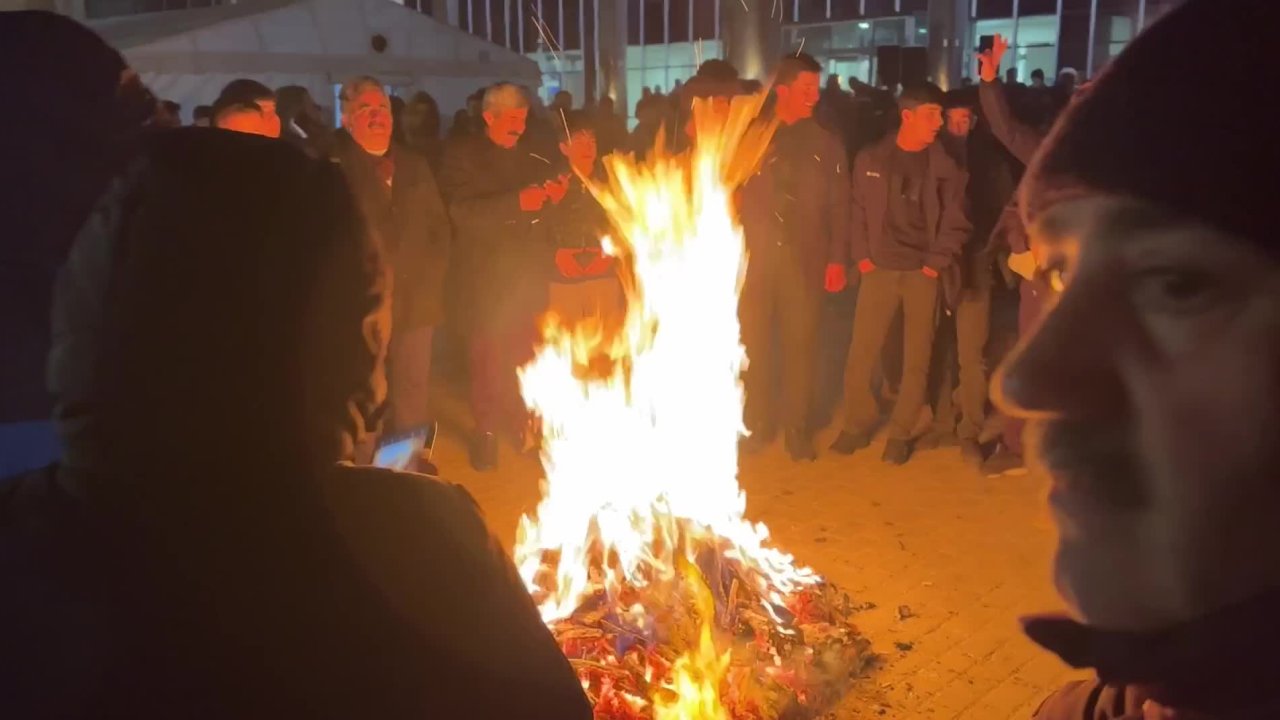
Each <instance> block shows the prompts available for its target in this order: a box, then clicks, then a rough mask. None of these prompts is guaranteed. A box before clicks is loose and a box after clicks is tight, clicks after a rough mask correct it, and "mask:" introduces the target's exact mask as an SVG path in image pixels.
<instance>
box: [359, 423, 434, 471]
mask: <svg viewBox="0 0 1280 720" xmlns="http://www.w3.org/2000/svg"><path fill="white" fill-rule="evenodd" d="M436 429H437V425H436V423H431V424H430V425H426V426H424V427H420V428H415V429H413V430H409V431H407V432H401V433H396V434H394V435H388V436H386V437H384V438H381V439H380V440H379V441H378V449H377V450H375V451H374V453H373V464H374V465H375V466H377V467H380V468H387V469H389V470H399V471H410V472H412V471H414V469H415V467H416V465H417V462H418V459H419V458H420V457H422V456H423V455H425V456H426V458H427V459H428V460H430V458H431V452H432V450H433V449H434V448H435V444H436Z"/></svg>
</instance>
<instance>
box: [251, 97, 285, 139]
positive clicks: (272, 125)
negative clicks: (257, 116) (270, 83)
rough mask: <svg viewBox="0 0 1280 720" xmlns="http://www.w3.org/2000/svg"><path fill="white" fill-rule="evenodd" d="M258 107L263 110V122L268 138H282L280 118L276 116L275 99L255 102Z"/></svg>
mask: <svg viewBox="0 0 1280 720" xmlns="http://www.w3.org/2000/svg"><path fill="white" fill-rule="evenodd" d="M254 102H256V103H257V104H258V107H260V108H262V122H263V127H264V128H265V129H266V133H265V134H266V136H267V137H273V138H278V137H280V116H279V115H277V114H276V100H275V98H263V99H261V100H255V101H254Z"/></svg>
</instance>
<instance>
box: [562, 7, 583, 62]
mask: <svg viewBox="0 0 1280 720" xmlns="http://www.w3.org/2000/svg"><path fill="white" fill-rule="evenodd" d="M581 9H582V0H564V37H563V38H561V39H560V46H561V47H563V48H564V49H565V50H581V49H582V27H581V23H579V22H578V11H579V10H581Z"/></svg>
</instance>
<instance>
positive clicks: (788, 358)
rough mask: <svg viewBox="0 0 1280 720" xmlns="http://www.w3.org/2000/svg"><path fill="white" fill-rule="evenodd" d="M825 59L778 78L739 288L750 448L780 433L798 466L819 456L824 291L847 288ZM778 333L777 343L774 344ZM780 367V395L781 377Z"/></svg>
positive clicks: (845, 233) (845, 215)
mask: <svg viewBox="0 0 1280 720" xmlns="http://www.w3.org/2000/svg"><path fill="white" fill-rule="evenodd" d="M821 69H822V68H821V67H820V66H819V65H818V62H817V61H816V60H814V59H813V58H812V57H810V56H808V55H803V54H796V55H790V54H789V55H787V56H785V57H784V58H782V60H781V61H780V62H779V63H778V70H777V74H776V77H775V78H774V92H775V93H776V94H777V98H776V99H777V103H776V105H775V106H774V107H775V110H774V111H775V115H776V117H777V119H778V123H779V125H778V129H777V131H776V132H775V133H774V136H773V139H772V141H771V143H770V148H769V151H768V154H767V156H766V158H765V160H764V162H763V163H762V165H761V170H760V172H759V173H758V174H756V175H755V176H754V177H752V178H751V179H749V180H748V181H747V183H746V184H745V185H744V186H743V189H742V197H741V202H740V206H741V209H742V225H743V230H744V232H745V235H746V243H747V252H748V262H747V276H746V280H745V281H744V283H743V288H742V308H741V315H742V340H743V344H744V345H745V346H746V350H747V358H748V360H749V363H750V364H749V367H748V369H747V374H746V394H747V406H746V425H747V429H748V430H749V431H750V432H751V435H750V436H749V437H748V438H747V439H746V440H745V441H744V443H745V445H746V448H747V449H748V450H751V449H760V448H762V447H764V446H765V445H767V444H768V443H769V442H770V441H772V439H773V437H774V435H775V434H776V432H777V431H778V430H779V425H781V429H782V430H783V435H784V438H785V442H786V447H787V452H788V453H790V455H791V458H792V459H793V460H797V461H801V460H813V459H815V458H816V457H817V453H815V452H814V449H813V440H812V438H811V435H810V429H809V428H808V427H806V426H807V424H808V422H807V421H808V418H807V415H808V412H809V406H810V401H811V400H812V396H813V377H814V372H815V370H816V367H815V364H816V358H815V351H816V349H817V340H818V338H817V333H818V321H819V314H820V312H821V309H822V291H823V288H825V289H826V290H827V291H828V292H839V291H841V290H843V289H844V286H845V282H846V277H845V271H846V268H845V266H846V265H847V263H848V242H849V174H848V170H849V169H848V167H847V166H846V164H845V150H844V146H843V145H842V144H841V142H840V140H839V139H837V138H836V136H835V135H833V134H832V133H830V132H828V131H827V130H826V129H824V128H822V127H821V126H820V125H819V124H818V122H817V121H816V120H814V118H813V110H814V106H815V105H817V103H818V98H819V80H818V74H819V72H820V71H821ZM775 334H777V335H779V336H780V337H779V338H778V339H780V342H778V343H776V344H775V342H774V340H775ZM779 371H781V373H780V374H781V383H780V387H779V388H778V389H779V390H780V392H779V393H778V397H777V398H776V399H775V398H774V389H775V382H776V377H777V375H778V374H779Z"/></svg>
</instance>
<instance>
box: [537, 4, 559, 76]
mask: <svg viewBox="0 0 1280 720" xmlns="http://www.w3.org/2000/svg"><path fill="white" fill-rule="evenodd" d="M529 12H530V13H531V15H530V17H531V18H532V19H533V26H534V27H535V28H537V29H538V35H540V36H541V37H542V42H544V43H546V44H547V50H549V51H550V52H551V57H552V58H554V59H555V63H556V66H557V67H559V65H560V55H559V54H558V53H557V52H556V51H557V50H558V49H559V48H560V46H559V45H557V44H556V41H555V38H553V37H552V36H551V27H550V26H549V25H547V23H546V21H544V20H543V19H542V16H541V15H539V14H538V9H537V8H536V7H534V5H533V3H529Z"/></svg>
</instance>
